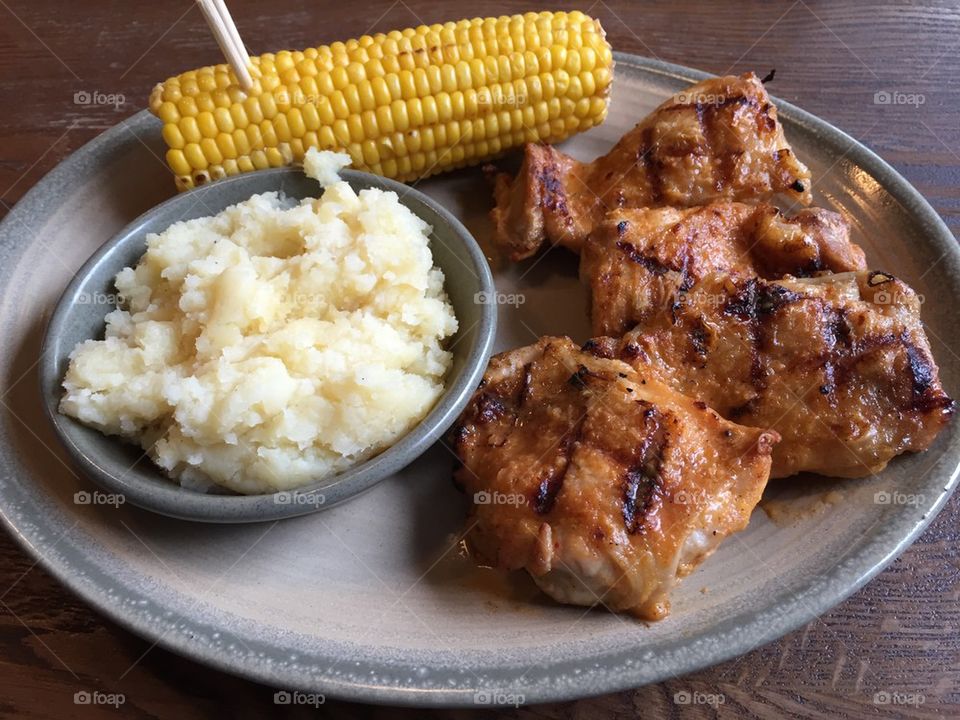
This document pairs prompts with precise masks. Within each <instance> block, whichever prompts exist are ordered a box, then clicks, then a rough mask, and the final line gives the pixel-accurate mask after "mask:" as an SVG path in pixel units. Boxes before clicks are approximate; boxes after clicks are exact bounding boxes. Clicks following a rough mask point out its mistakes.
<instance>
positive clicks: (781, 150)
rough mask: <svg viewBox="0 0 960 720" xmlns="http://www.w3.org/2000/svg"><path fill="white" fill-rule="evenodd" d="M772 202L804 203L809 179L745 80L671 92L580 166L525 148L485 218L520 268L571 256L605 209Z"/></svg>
mask: <svg viewBox="0 0 960 720" xmlns="http://www.w3.org/2000/svg"><path fill="white" fill-rule="evenodd" d="M778 193H784V194H786V195H788V196H791V197H793V198H794V199H796V200H799V201H800V202H802V203H803V204H809V203H810V172H809V170H807V168H806V167H805V166H804V165H803V164H802V163H801V162H800V161H799V160H797V158H796V156H795V155H794V154H793V151H792V150H791V149H790V146H789V145H788V144H787V141H786V139H785V138H784V135H783V128H782V127H781V125H780V123H779V122H778V120H777V110H776V108H775V107H774V106H773V103H772V102H771V101H770V97H769V96H768V95H767V92H766V90H765V89H764V87H763V84H762V83H761V82H760V80H758V79H757V76H756V75H754V74H753V73H748V74H746V75H743V76H740V77H736V76H727V77H721V78H714V79H711V80H705V81H703V82H700V83H697V84H696V85H693V86H691V87H690V88H688V89H686V90H684V91H682V92H680V93H677V94H676V95H674V96H673V97H671V98H670V99H669V100H667V101H666V102H665V103H663V104H662V105H660V107H658V108H657V109H656V110H655V111H654V112H653V113H652V114H650V115H649V116H647V117H646V118H645V119H644V120H642V121H641V122H640V123H639V124H638V125H637V126H636V127H635V128H633V130H631V131H630V132H629V133H627V134H626V135H624V136H623V137H622V138H621V139H620V141H619V142H618V143H617V144H616V145H615V146H614V147H613V149H612V150H611V151H610V152H609V153H607V154H606V155H605V156H603V157H601V158H598V159H596V160H594V161H593V162H590V163H582V162H578V161H577V160H574V159H573V158H571V157H569V156H567V155H564V154H563V153H562V152H560V151H559V150H556V149H555V148H552V147H550V146H547V145H527V146H526V148H525V157H524V161H523V165H522V166H521V168H520V171H519V173H518V174H517V175H516V177H513V178H511V177H509V176H508V175H505V174H501V175H499V176H498V177H497V179H496V187H495V189H494V197H495V201H496V207H495V208H494V210H493V211H492V213H491V217H492V219H493V223H494V225H495V228H496V230H495V238H494V240H495V243H496V244H497V246H498V247H499V248H500V249H501V250H502V251H503V252H504V253H505V254H506V255H507V256H509V257H510V259H511V260H522V259H523V258H527V257H530V256H532V255H533V254H535V253H536V252H537V251H538V250H539V249H540V247H541V246H542V245H543V244H544V243H545V242H549V243H551V244H560V245H564V246H566V247H568V248H570V249H571V250H574V251H575V252H579V251H580V247H581V246H582V244H583V241H584V240H585V239H586V237H587V235H588V234H589V233H590V231H591V229H592V228H593V226H594V225H595V224H596V223H597V222H598V221H599V220H600V219H601V218H602V217H603V215H604V214H605V213H606V212H607V211H608V210H611V209H614V208H618V207H650V206H668V205H674V206H681V207H688V206H693V205H704V204H707V203H709V202H712V201H714V200H724V199H725V200H764V199H767V198H770V197H771V196H773V195H775V194H778Z"/></svg>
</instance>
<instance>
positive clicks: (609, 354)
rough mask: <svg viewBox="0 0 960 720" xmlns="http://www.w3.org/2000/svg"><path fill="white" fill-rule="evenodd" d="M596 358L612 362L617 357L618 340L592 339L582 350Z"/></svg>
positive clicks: (607, 338)
mask: <svg viewBox="0 0 960 720" xmlns="http://www.w3.org/2000/svg"><path fill="white" fill-rule="evenodd" d="M580 349H581V350H583V351H584V352H588V353H590V354H591V355H593V356H594V357H598V358H605V359H607V360H612V359H613V358H615V357H616V356H617V340H616V338H609V337H606V338H590V339H589V340H587V341H586V342H585V343H584V344H583V346H582V347H581V348H580Z"/></svg>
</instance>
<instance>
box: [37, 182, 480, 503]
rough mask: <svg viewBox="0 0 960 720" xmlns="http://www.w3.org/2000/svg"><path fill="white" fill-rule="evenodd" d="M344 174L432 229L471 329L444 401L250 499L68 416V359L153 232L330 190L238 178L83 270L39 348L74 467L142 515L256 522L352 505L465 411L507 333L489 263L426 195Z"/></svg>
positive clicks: (158, 217) (209, 189) (146, 222)
mask: <svg viewBox="0 0 960 720" xmlns="http://www.w3.org/2000/svg"><path fill="white" fill-rule="evenodd" d="M342 177H343V178H344V179H345V180H346V181H347V182H349V183H350V184H351V185H352V186H353V187H354V189H355V190H358V191H359V190H361V189H363V188H366V187H372V186H376V187H380V188H383V189H385V190H392V191H394V192H396V193H397V194H398V195H399V196H400V200H401V202H402V203H403V204H404V205H406V206H407V207H408V208H410V210H412V211H413V212H414V213H416V214H417V215H418V216H420V217H421V218H423V219H424V220H425V221H426V222H427V223H429V224H430V225H431V226H432V227H433V232H432V233H431V235H430V247H431V251H432V253H433V258H434V262H435V263H436V264H437V266H438V267H439V268H440V269H441V270H443V272H444V275H445V276H446V289H447V294H448V296H449V298H450V302H451V303H452V304H453V307H454V310H455V312H456V315H457V319H458V320H459V321H460V330H459V331H458V332H457V334H456V335H455V336H454V337H452V338H450V341H449V344H448V347H449V348H450V350H451V352H452V353H453V365H452V366H451V368H450V371H449V372H448V374H447V378H446V387H445V389H444V392H443V395H442V396H441V397H440V399H439V400H438V401H437V404H436V405H435V406H434V407H433V409H432V410H431V411H430V412H429V413H428V414H427V416H426V417H425V418H424V419H423V420H422V421H421V422H420V423H419V424H418V425H417V426H416V427H415V428H414V429H413V430H411V431H410V432H409V433H407V434H406V435H405V436H404V437H402V438H401V439H400V440H399V441H397V442H396V443H395V444H394V445H393V446H391V447H390V448H388V449H386V450H385V451H384V452H382V453H380V454H379V455H377V456H375V457H373V458H371V459H370V460H368V461H366V462H364V463H360V464H358V465H356V466H355V467H353V468H351V469H349V470H347V471H346V472H343V473H340V474H339V475H336V476H335V477H332V478H329V479H327V480H324V481H319V482H317V483H313V484H311V485H307V486H304V487H302V488H299V489H298V490H297V491H296V492H281V493H274V494H263V495H247V496H244V495H233V494H230V495H219V494H211V493H201V492H197V491H196V490H190V489H188V488H183V487H180V486H179V485H178V484H176V483H174V482H171V481H170V480H169V479H168V478H167V477H166V476H164V475H163V473H162V472H160V471H159V470H158V469H157V467H156V466H155V465H154V464H153V463H152V462H150V461H149V460H148V459H146V458H144V457H143V452H142V451H141V450H140V448H139V447H137V446H135V445H133V444H131V443H124V442H121V441H120V440H118V439H117V438H111V437H106V436H104V435H102V434H101V433H99V432H97V431H96V430H93V429H91V428H88V427H85V426H84V425H83V424H81V423H80V422H78V421H76V420H74V419H73V418H69V417H66V416H64V415H62V414H60V413H59V412H58V407H59V405H60V398H61V397H62V396H63V388H62V386H61V381H62V379H63V375H64V373H65V372H66V368H67V364H68V362H69V360H68V355H69V354H70V352H71V351H72V350H73V348H74V347H76V345H77V343H79V342H82V341H84V340H87V339H88V338H102V337H103V327H104V316H105V315H106V314H107V313H108V312H110V311H111V310H113V309H114V307H115V304H114V303H113V302H112V298H113V294H114V293H115V291H116V288H115V287H114V284H113V281H114V278H115V277H116V274H117V272H119V271H120V269H121V268H124V267H129V266H133V265H135V264H136V263H137V261H138V260H139V259H140V257H141V256H142V255H143V253H144V251H145V250H146V236H147V234H148V233H151V232H162V231H164V230H166V229H167V228H168V227H170V225H172V224H173V223H175V222H177V221H179V220H190V219H193V218H198V217H206V216H209V215H212V214H214V213H218V212H220V211H222V210H224V209H225V208H227V207H229V206H230V205H234V204H236V203H238V202H241V201H243V200H246V199H247V198H249V197H251V196H252V195H255V194H257V193H263V192H269V191H280V192H281V193H283V194H284V195H285V196H287V197H290V198H296V199H301V198H306V197H317V196H318V195H319V194H320V192H321V190H320V186H319V185H318V184H317V182H316V181H315V180H311V179H310V178H308V177H306V176H305V175H304V174H303V173H302V172H300V171H299V170H295V169H292V168H276V169H272V170H264V171H263V172H258V173H251V174H249V175H239V176H237V177H233V178H229V179H227V180H225V181H223V182H218V183H214V184H212V185H208V186H206V187H203V188H198V189H196V190H193V191H191V192H188V193H184V194H182V195H178V196H176V197H174V198H171V199H170V200H167V201H166V202H164V203H161V204H160V205H158V206H157V207H155V208H153V209H151V210H150V211H148V212H146V213H144V214H143V215H142V216H140V217H139V218H137V219H136V220H134V221H133V222H132V223H131V224H130V225H128V226H127V227H125V228H124V229H123V230H122V231H120V233H119V234H118V235H117V236H116V237H114V238H112V239H111V240H110V241H109V242H107V243H106V244H105V245H104V246H103V247H102V248H100V249H99V250H98V251H97V252H96V253H95V254H94V255H93V257H91V258H90V259H89V260H88V261H87V262H86V263H85V264H84V266H83V267H82V268H80V270H79V271H78V272H77V275H76V277H75V278H74V279H73V281H72V282H71V283H70V284H69V285H68V286H67V289H66V290H65V291H64V293H63V295H62V296H61V298H60V302H59V303H58V304H57V307H56V309H55V310H54V313H53V316H52V318H51V319H50V323H49V325H48V326H47V331H46V335H45V337H44V342H43V345H42V346H41V350H40V352H41V358H42V359H41V361H40V364H39V373H40V386H41V392H42V395H43V404H44V407H45V409H46V410H47V414H48V416H49V417H50V419H51V420H52V421H53V423H54V427H55V428H56V430H57V432H58V434H59V435H60V437H61V439H62V440H63V443H64V445H65V446H66V448H67V450H69V452H70V454H71V455H72V456H73V458H74V460H76V462H77V464H78V465H79V466H80V467H82V468H83V470H84V471H85V472H86V473H87V474H88V475H89V476H90V477H91V478H93V479H94V480H95V481H96V482H98V483H99V484H100V485H101V487H103V489H104V490H106V491H108V492H110V493H114V494H117V495H123V497H124V498H125V500H126V501H127V502H130V503H132V504H134V505H137V506H138V507H142V508H146V509H148V510H153V511H155V512H159V513H162V514H164V515H169V516H171V517H177V518H182V519H186V520H203V521H206V522H257V521H264V520H278V519H281V518H288V517H295V516H297V515H306V514H308V513H311V512H316V511H318V510H325V509H328V508H330V507H333V506H334V505H336V504H337V503H340V502H343V501H344V500H347V499H349V498H352V497H354V496H355V495H358V494H359V493H361V492H364V491H365V490H368V489H369V488H371V487H373V486H374V485H376V484H377V483H378V482H380V481H382V480H383V479H384V478H386V477H389V476H390V475H392V474H394V473H395V472H397V471H399V470H401V469H402V468H404V467H405V466H407V465H409V464H410V462H412V461H413V460H414V459H415V458H416V457H417V456H419V455H420V454H421V453H423V452H424V451H425V450H426V449H427V448H428V447H430V445H432V444H433V443H434V442H435V441H436V440H437V438H439V437H440V435H441V434H443V433H444V432H445V431H446V429H447V428H448V427H449V426H450V425H451V424H452V423H453V421H454V419H455V418H456V417H457V415H459V414H460V411H461V410H463V408H464V406H465V405H466V403H467V401H468V400H469V399H470V396H471V395H472V394H473V391H474V389H475V388H476V386H477V383H479V382H480V378H481V376H482V375H483V371H484V370H485V369H486V365H487V358H488V357H489V354H490V348H491V346H492V345H493V340H494V335H495V332H496V308H495V306H494V305H493V304H492V303H479V302H477V298H478V297H491V296H492V292H493V279H492V278H491V276H490V268H489V266H488V265H487V261H486V260H485V259H484V257H483V253H482V252H481V250H480V248H479V247H478V246H477V243H476V242H475V241H474V239H473V238H472V237H471V236H470V233H469V232H468V231H467V229H466V228H465V227H463V224H462V223H460V221H459V220H457V219H456V218H455V217H454V216H453V215H451V214H450V213H449V212H448V211H447V210H445V209H444V208H443V207H442V206H441V205H439V204H438V203H436V202H435V201H434V200H432V199H431V198H429V197H428V196H426V195H424V194H423V193H421V192H418V191H417V190H415V189H413V188H410V187H408V186H406V185H403V184H401V183H398V182H394V181H393V180H387V179H385V178H380V177H377V176H376V175H371V174H370V173H364V172H357V171H355V170H346V171H344V172H343V173H342Z"/></svg>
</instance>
